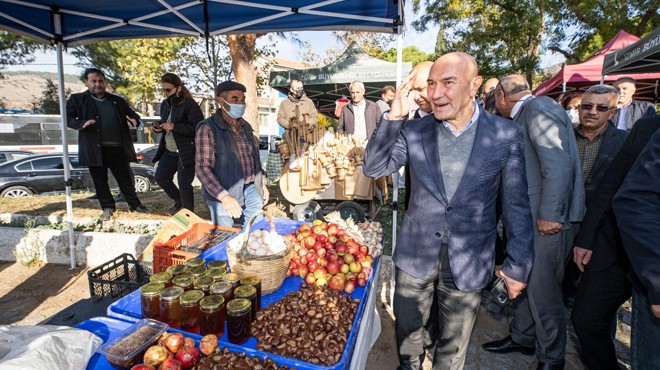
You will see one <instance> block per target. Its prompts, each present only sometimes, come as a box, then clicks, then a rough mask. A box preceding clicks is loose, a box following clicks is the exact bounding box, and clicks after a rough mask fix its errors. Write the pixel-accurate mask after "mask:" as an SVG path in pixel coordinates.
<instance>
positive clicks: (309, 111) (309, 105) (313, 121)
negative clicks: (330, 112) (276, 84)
mask: <svg viewBox="0 0 660 370" xmlns="http://www.w3.org/2000/svg"><path fill="white" fill-rule="evenodd" d="M303 121H304V122H306V123H307V124H308V125H310V126H316V125H317V124H318V111H317V110H316V107H315V106H314V102H312V100H311V99H310V98H308V97H307V95H305V90H304V89H303V83H302V81H300V80H296V79H292V80H291V84H290V85H289V94H288V95H287V98H286V99H284V100H282V103H281V104H280V108H279V109H278V110H277V123H278V124H279V125H280V126H282V127H283V128H284V129H285V130H288V129H289V128H290V127H291V123H292V122H303Z"/></svg>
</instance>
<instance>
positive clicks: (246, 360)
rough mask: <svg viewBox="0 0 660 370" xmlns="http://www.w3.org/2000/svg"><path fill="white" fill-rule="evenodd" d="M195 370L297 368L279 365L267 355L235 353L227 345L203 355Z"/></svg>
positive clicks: (280, 369)
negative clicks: (253, 355) (264, 356)
mask: <svg viewBox="0 0 660 370" xmlns="http://www.w3.org/2000/svg"><path fill="white" fill-rule="evenodd" d="M194 369H195V370H211V369H213V370H215V369H236V370H252V369H263V370H295V369H296V368H295V367H291V368H290V367H288V366H287V365H282V366H279V365H277V363H276V362H275V361H273V360H272V359H270V358H269V357H266V358H265V359H264V360H262V359H260V358H258V357H249V356H247V355H245V353H235V352H231V351H230V350H228V349H227V348H226V347H225V348H223V349H222V350H218V351H216V352H215V353H212V354H211V355H209V356H202V359H201V360H199V363H198V364H197V365H196V366H195V367H194Z"/></svg>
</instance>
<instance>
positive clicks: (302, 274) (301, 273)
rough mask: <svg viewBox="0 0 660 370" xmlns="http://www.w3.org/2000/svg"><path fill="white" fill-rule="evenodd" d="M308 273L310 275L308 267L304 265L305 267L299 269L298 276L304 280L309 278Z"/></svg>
mask: <svg viewBox="0 0 660 370" xmlns="http://www.w3.org/2000/svg"><path fill="white" fill-rule="evenodd" d="M308 273H309V269H308V268H307V266H304V265H303V266H300V267H298V276H300V277H301V278H303V279H304V278H305V276H307V274H308Z"/></svg>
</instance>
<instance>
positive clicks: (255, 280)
mask: <svg viewBox="0 0 660 370" xmlns="http://www.w3.org/2000/svg"><path fill="white" fill-rule="evenodd" d="M241 285H248V286H253V287H255V288H256V289H257V311H259V310H260V309H261V279H260V278H259V277H258V276H245V277H243V278H241Z"/></svg>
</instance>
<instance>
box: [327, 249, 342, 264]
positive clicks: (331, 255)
mask: <svg viewBox="0 0 660 370" xmlns="http://www.w3.org/2000/svg"><path fill="white" fill-rule="evenodd" d="M325 259H327V260H328V262H332V261H337V260H338V259H339V255H338V254H337V252H336V251H334V250H332V249H330V250H328V254H327V255H326V256H325Z"/></svg>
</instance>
